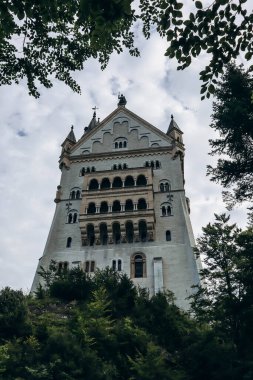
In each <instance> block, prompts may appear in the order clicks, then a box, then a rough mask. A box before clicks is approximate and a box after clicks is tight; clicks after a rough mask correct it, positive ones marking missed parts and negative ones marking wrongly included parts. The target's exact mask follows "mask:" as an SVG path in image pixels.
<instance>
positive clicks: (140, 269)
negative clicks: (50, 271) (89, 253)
mask: <svg viewBox="0 0 253 380" xmlns="http://www.w3.org/2000/svg"><path fill="white" fill-rule="evenodd" d="M130 265H131V268H130V272H131V277H132V278H142V277H146V276H147V269H146V256H145V255H144V253H141V252H138V253H134V254H133V255H132V257H131V263H130ZM95 268H96V265H95V261H94V260H88V261H85V262H84V266H83V269H84V271H85V272H86V273H93V272H95ZM68 269H69V263H68V261H64V262H61V261H60V262H59V263H58V273H63V272H66V271H67V270H68ZM112 269H113V270H114V271H118V272H121V271H122V260H121V259H118V260H116V259H114V260H112Z"/></svg>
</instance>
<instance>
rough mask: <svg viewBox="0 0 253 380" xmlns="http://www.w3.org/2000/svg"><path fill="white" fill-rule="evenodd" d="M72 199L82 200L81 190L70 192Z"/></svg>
mask: <svg viewBox="0 0 253 380" xmlns="http://www.w3.org/2000/svg"><path fill="white" fill-rule="evenodd" d="M69 198H70V199H81V191H80V190H79V189H74V190H71V191H70V196H69Z"/></svg>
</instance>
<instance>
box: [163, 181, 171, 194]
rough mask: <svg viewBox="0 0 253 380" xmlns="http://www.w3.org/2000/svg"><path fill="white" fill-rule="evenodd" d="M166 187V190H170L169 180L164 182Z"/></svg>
mask: <svg viewBox="0 0 253 380" xmlns="http://www.w3.org/2000/svg"><path fill="white" fill-rule="evenodd" d="M164 189H165V191H166V192H168V191H170V185H169V183H168V182H166V183H165V184H164Z"/></svg>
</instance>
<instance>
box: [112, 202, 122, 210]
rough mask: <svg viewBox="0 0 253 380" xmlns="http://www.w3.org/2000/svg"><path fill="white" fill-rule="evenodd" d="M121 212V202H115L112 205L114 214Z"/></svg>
mask: <svg viewBox="0 0 253 380" xmlns="http://www.w3.org/2000/svg"><path fill="white" fill-rule="evenodd" d="M120 210H121V205H120V201H114V202H113V204H112V212H120Z"/></svg>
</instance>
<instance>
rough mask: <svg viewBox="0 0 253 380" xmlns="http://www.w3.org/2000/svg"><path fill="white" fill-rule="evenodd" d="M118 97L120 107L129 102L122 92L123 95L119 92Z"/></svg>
mask: <svg viewBox="0 0 253 380" xmlns="http://www.w3.org/2000/svg"><path fill="white" fill-rule="evenodd" d="M118 99H119V102H118V107H120V106H123V107H125V105H126V104H127V101H126V98H125V96H124V95H123V94H121V95H120V94H119V95H118Z"/></svg>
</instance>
